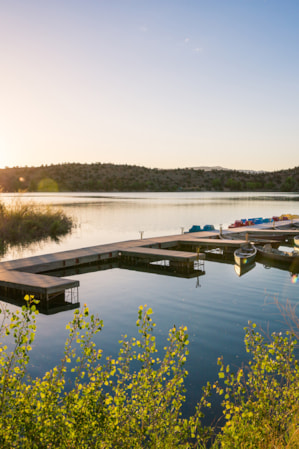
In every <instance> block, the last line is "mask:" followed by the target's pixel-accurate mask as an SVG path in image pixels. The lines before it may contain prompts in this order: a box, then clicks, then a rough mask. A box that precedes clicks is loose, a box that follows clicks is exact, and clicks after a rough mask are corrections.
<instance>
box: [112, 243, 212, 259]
mask: <svg viewBox="0 0 299 449" xmlns="http://www.w3.org/2000/svg"><path fill="white" fill-rule="evenodd" d="M121 255H123V256H130V257H141V258H142V257H144V258H147V257H149V256H150V257H153V258H155V259H157V258H159V259H167V260H176V261H178V260H181V261H185V262H190V261H194V260H203V259H205V254H203V253H190V252H187V251H172V250H166V249H160V248H145V247H143V248H142V247H137V248H126V249H123V250H122V251H121Z"/></svg>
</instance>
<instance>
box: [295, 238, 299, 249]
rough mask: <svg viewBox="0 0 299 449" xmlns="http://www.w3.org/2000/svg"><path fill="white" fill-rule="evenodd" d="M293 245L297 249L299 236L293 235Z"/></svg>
mask: <svg viewBox="0 0 299 449" xmlns="http://www.w3.org/2000/svg"><path fill="white" fill-rule="evenodd" d="M294 245H295V246H297V247H298V248H299V235H295V237H294Z"/></svg>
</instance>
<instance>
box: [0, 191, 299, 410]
mask: <svg viewBox="0 0 299 449" xmlns="http://www.w3.org/2000/svg"><path fill="white" fill-rule="evenodd" d="M0 199H1V200H2V201H5V202H6V203H9V202H11V201H16V200H18V201H34V202H36V203H43V204H52V205H54V207H59V208H62V209H63V210H64V211H65V212H66V213H67V214H68V215H70V216H72V217H73V218H74V220H75V222H76V227H75V229H74V231H73V232H72V234H70V235H68V236H66V237H64V238H62V239H61V241H60V242H53V241H45V242H42V243H39V244H38V245H36V244H35V245H31V246H29V247H28V248H24V249H23V250H17V249H11V250H10V251H9V252H8V253H6V255H5V256H4V257H3V258H2V259H1V260H9V259H13V258H18V257H25V256H28V255H36V254H46V253H49V252H56V251H62V250H67V249H74V248H79V247H86V246H92V245H98V244H102V243H110V242H115V241H123V240H130V239H138V238H139V237H140V231H143V232H144V238H147V237H152V236H160V235H171V234H179V233H180V232H181V228H184V230H185V231H187V230H188V229H189V228H190V227H191V226H192V225H193V224H199V225H204V224H214V225H215V227H216V228H218V227H219V225H220V224H222V225H223V227H224V228H226V227H227V226H228V225H229V224H230V223H232V222H233V221H234V220H235V219H238V218H250V217H259V216H263V217H270V216H273V215H280V214H282V213H293V214H299V201H298V195H296V194H275V195H274V194H265V193H259V194H257V193H255V194H245V193H240V194H231V193H204V192H198V193H193V192H192V193H163V194H160V193H145V194H143V193H142V194H141V193H138V194H137V193H130V194H119V193H118V194H116V193H113V194H103V195H100V194H67V195H66V194H55V195H42V194H40V195H31V196H30V195H28V194H27V195H22V196H20V197H17V199H16V196H15V195H8V194H2V195H1V197H0ZM68 277H69V276H68ZM75 278H76V279H78V280H79V281H80V289H79V297H80V302H81V304H83V303H87V304H88V306H89V308H90V309H91V311H92V312H93V313H97V314H98V315H99V316H100V317H101V318H102V319H103V320H104V329H103V331H102V332H101V333H100V335H99V336H97V338H96V341H97V343H98V345H99V346H100V347H102V349H103V350H104V352H105V354H106V355H108V354H111V355H116V353H117V351H118V348H119V346H118V343H117V342H118V340H119V339H120V336H121V335H122V334H125V333H126V334H128V335H129V336H131V335H135V333H136V328H135V322H136V317H137V310H138V306H139V305H141V304H147V305H148V306H150V307H152V309H153V310H154V320H155V322H156V323H157V328H156V335H157V338H158V343H159V347H163V345H164V344H165V340H166V338H167V334H168V329H169V328H170V327H171V326H173V324H176V326H179V325H181V324H182V325H186V326H187V327H188V332H189V336H190V348H189V349H190V355H189V360H188V371H189V376H188V378H187V382H186V386H187V403H186V406H185V408H184V411H185V412H186V413H188V412H190V411H192V410H193V407H194V404H195V403H196V402H197V401H198V399H199V397H200V394H201V387H202V386H203V385H204V384H205V383H206V382H207V381H208V380H210V381H211V382H213V381H214V380H215V379H216V378H217V363H216V362H217V357H218V356H219V355H223V357H224V360H225V362H226V363H230V365H231V366H236V367H237V366H240V365H241V364H242V363H243V362H244V361H246V353H245V349H244V341H243V338H244V330H243V328H244V326H246V325H247V322H248V320H252V321H254V322H256V323H257V324H258V325H260V326H262V327H263V329H265V330H267V329H268V328H269V330H270V331H273V330H283V329H284V328H285V325H284V323H283V319H282V317H281V316H280V315H279V313H278V310H277V307H276V305H275V304H273V302H274V299H278V300H279V301H281V302H282V303H285V301H286V300H287V299H288V300H289V301H290V302H291V303H292V304H295V303H296V302H298V297H299V281H298V282H296V277H295V276H293V277H292V276H291V275H290V273H289V272H288V271H284V270H279V269H276V268H270V269H266V268H265V267H264V266H263V265H261V264H259V263H257V264H256V266H255V268H254V269H253V270H251V271H250V272H248V273H246V274H245V275H244V276H242V277H238V276H237V275H236V273H235V271H234V266H233V265H231V264H224V263H217V262H209V261H206V262H205V275H203V276H200V277H199V278H198V279H196V278H193V279H182V278H175V277H168V276H162V275H156V274H150V273H142V272H135V271H129V270H121V269H118V268H116V269H112V270H108V271H98V272H92V273H87V274H81V275H76V276H75ZM11 307H12V306H11ZM72 313H73V312H72V311H67V312H62V313H59V314H56V315H52V316H45V315H39V317H38V331H37V338H36V342H35V346H34V350H33V351H32V356H31V360H32V367H31V373H32V374H33V375H42V374H43V372H44V371H45V370H46V369H50V368H51V367H52V366H53V364H55V363H57V362H58V361H59V359H60V358H61V357H62V355H63V344H64V341H65V337H66V331H65V325H66V323H67V322H68V321H69V320H70V319H71V317H72Z"/></svg>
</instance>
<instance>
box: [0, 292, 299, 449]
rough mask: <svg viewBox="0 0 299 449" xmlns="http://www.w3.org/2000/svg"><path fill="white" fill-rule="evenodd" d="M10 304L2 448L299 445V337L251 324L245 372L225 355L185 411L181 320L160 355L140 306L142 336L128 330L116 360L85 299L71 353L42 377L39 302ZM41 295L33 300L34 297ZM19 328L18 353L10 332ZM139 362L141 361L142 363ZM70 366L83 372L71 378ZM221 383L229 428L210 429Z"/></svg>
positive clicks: (2, 365) (0, 401)
mask: <svg viewBox="0 0 299 449" xmlns="http://www.w3.org/2000/svg"><path fill="white" fill-rule="evenodd" d="M26 300H27V303H28V304H27V306H24V307H23V309H22V311H21V312H20V311H19V310H17V311H16V312H10V311H9V309H8V308H6V307H5V306H4V305H3V306H2V311H1V312H2V322H1V336H2V340H3V342H1V345H0V374H1V377H0V405H1V408H0V410H1V411H0V445H1V448H3V449H6V448H9V449H11V448H14V447H15V448H20V447H21V448H24V449H27V448H28V449H29V448H30V449H34V448H45V449H50V448H63V449H66V448H69V449H70V448H74V449H75V448H78V447H80V448H83V449H84V448H86V449H87V448H105V449H107V448H140V449H141V448H142V449H144V448H165V449H166V448H202V449H203V448H206V447H213V448H223V449H228V448H234V449H235V448H244V449H245V448H246V449H247V448H255V449H265V448H273V449H274V448H276V449H282V448H289V449H295V448H297V447H298V442H299V436H298V399H299V392H298V385H299V369H298V362H297V361H296V359H295V357H294V349H295V345H296V340H295V336H294V335H293V334H291V333H290V332H288V333H287V334H286V335H285V336H282V335H280V334H279V335H276V334H273V335H272V336H271V338H270V340H269V341H268V342H265V341H264V339H263V337H262V335H261V334H260V333H259V332H256V330H255V326H254V325H252V324H250V325H249V327H248V328H247V329H246V335H245V343H246V348H247V351H248V352H249V353H250V354H251V356H252V359H251V362H250V364H249V366H248V372H247V373H246V371H245V370H242V369H240V370H239V371H238V372H237V373H236V374H233V373H232V372H231V371H230V368H229V367H225V366H224V364H223V362H222V361H221V359H220V360H219V365H220V371H219V382H216V383H215V384H214V385H213V386H212V385H210V384H208V385H207V387H206V388H205V389H204V393H203V396H202V399H201V401H200V403H199V404H198V406H197V408H196V410H195V412H194V415H192V416H190V417H189V418H182V416H181V406H182V403H183V401H184V400H185V396H184V378H185V377H186V375H187V371H186V369H185V361H186V357H187V355H188V335H187V329H186V328H185V327H180V328H179V329H177V328H176V327H173V328H172V329H170V331H169V336H168V343H167V346H166V347H165V348H164V351H165V355H164V358H163V359H160V358H159V357H157V349H156V340H155V336H154V335H153V331H154V327H155V324H154V323H153V321H152V318H151V314H152V310H151V309H149V308H146V307H142V306H141V307H140V308H139V312H138V319H137V323H136V324H137V327H138V332H139V335H138V337H137V338H132V339H131V340H128V338H127V336H124V337H123V340H122V341H121V342H120V345H121V346H120V351H119V355H118V357H117V358H116V359H113V358H111V357H108V358H107V359H106V361H105V364H103V363H102V362H101V358H102V351H101V350H99V349H97V348H96V345H95V344H94V343H93V340H92V338H93V335H94V334H96V333H97V332H99V331H100V330H101V329H102V327H103V322H102V321H101V320H99V319H98V318H97V317H95V316H94V315H90V314H89V311H88V308H87V307H86V306H84V308H83V310H82V311H81V312H80V311H79V310H76V311H75V313H74V318H73V320H72V322H71V323H69V324H68V325H67V328H68V329H69V337H68V339H67V340H66V344H65V351H64V356H63V358H62V359H61V362H60V364H59V365H58V366H56V367H54V368H53V369H52V370H51V371H49V372H47V373H45V375H44V376H43V377H42V378H36V379H30V378H29V377H28V375H27V374H26V367H27V365H28V363H29V352H30V350H31V347H32V344H33V341H34V337H35V332H36V314H37V310H36V306H35V301H34V299H32V298H28V297H27V298H26ZM30 303H31V304H30ZM9 334H12V336H13V338H14V342H15V346H14V349H13V350H12V352H10V351H9V350H8V348H7V346H6V345H5V344H4V337H5V336H7V335H9ZM132 365H133V366H134V368H132ZM68 371H70V372H73V373H75V380H74V381H73V384H72V386H71V387H70V388H69V387H67V382H66V379H67V373H68ZM213 388H214V389H215V390H216V391H217V393H218V394H220V395H221V396H222V397H223V398H224V399H223V404H222V405H223V417H224V420H225V423H224V425H223V427H222V429H220V431H219V429H218V432H217V433H216V429H215V428H213V427H208V428H203V426H202V424H201V418H202V416H203V414H202V412H201V409H202V408H203V407H205V406H211V404H210V403H209V395H210V391H211V390H212V389H213Z"/></svg>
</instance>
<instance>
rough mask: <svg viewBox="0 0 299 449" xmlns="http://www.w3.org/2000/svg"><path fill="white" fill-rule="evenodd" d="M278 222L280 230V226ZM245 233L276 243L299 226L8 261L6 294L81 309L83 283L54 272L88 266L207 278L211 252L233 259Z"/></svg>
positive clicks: (2, 274) (1, 266)
mask: <svg viewBox="0 0 299 449" xmlns="http://www.w3.org/2000/svg"><path fill="white" fill-rule="evenodd" d="M297 221H298V222H299V220H297ZM275 224H276V226H278V224H279V223H277V222H276V223H275ZM281 226H288V223H286V222H285V221H284V222H281ZM241 233H242V235H243V234H244V233H247V234H248V235H250V239H252V238H253V237H254V235H257V236H263V237H265V238H266V236H267V235H268V236H269V239H271V237H273V235H274V233H276V234H278V235H283V234H284V235H287V236H288V237H291V236H294V235H296V234H298V233H299V228H298V229H297V230H288V229H286V230H282V229H279V230H273V229H272V227H271V225H270V224H268V227H267V228H266V227H265V226H263V227H261V226H260V225H256V226H248V227H245V226H243V227H242V228H234V229H230V230H229V231H223V235H226V238H220V237H221V236H220V234H219V231H215V230H212V231H200V232H192V233H185V234H179V235H174V236H163V237H155V238H148V239H138V240H131V241H126V242H118V243H113V244H106V245H97V246H92V247H87V248H81V249H76V250H70V251H61V252H57V253H55V254H45V255H41V256H33V257H27V258H23V259H18V260H12V261H4V262H1V263H0V295H1V296H2V297H3V296H4V297H17V296H21V297H24V296H25V295H26V294H32V295H34V296H35V298H37V299H39V300H40V301H41V303H42V304H43V305H44V307H45V309H46V310H49V308H50V306H52V305H55V306H57V307H58V306H61V307H64V306H67V305H69V306H70V307H77V306H78V305H79V301H78V287H79V281H76V280H72V279H66V278H62V277H59V276H57V275H56V276H54V275H53V274H54V272H55V274H58V273H63V272H70V273H71V274H76V272H79V270H78V268H79V267H80V269H81V270H82V267H86V271H90V269H89V267H92V266H94V265H97V266H100V265H102V266H103V265H105V267H107V268H109V267H112V264H114V266H121V267H124V268H126V267H130V268H132V269H134V267H135V268H136V269H141V268H143V269H144V271H150V272H155V270H156V272H158V268H159V266H160V267H164V268H165V267H167V270H168V272H169V273H171V274H172V275H178V276H186V277H190V276H199V275H200V274H204V260H205V258H206V254H208V253H209V251H220V252H222V253H223V254H228V255H231V254H232V253H233V251H234V250H235V249H236V248H239V247H240V246H241V245H242V244H244V243H245V241H246V240H245V238H244V239H242V238H240V237H237V236H238V235H241ZM223 235H222V237H223ZM229 235H232V236H233V235H234V238H231V239H230V238H229ZM268 241H270V240H268ZM154 265H155V266H154ZM87 267H88V268H87ZM91 270H92V269H91ZM43 273H46V274H43ZM163 273H165V270H164V271H163ZM66 292H67V293H66Z"/></svg>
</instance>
